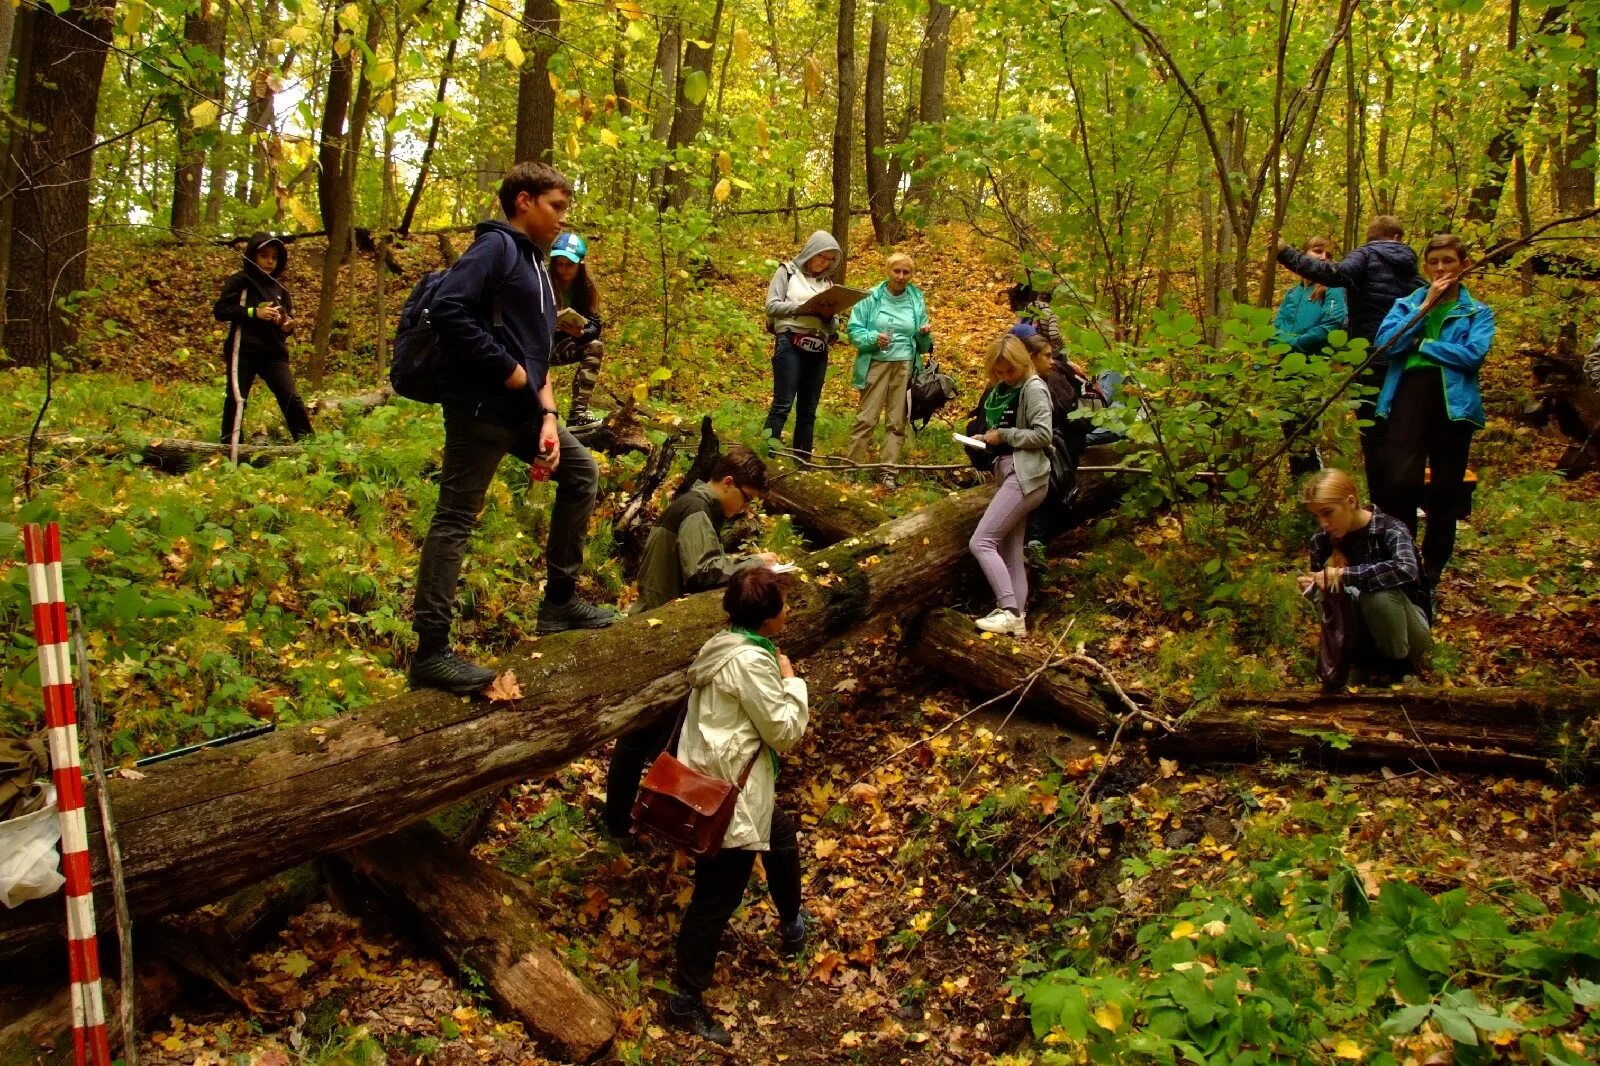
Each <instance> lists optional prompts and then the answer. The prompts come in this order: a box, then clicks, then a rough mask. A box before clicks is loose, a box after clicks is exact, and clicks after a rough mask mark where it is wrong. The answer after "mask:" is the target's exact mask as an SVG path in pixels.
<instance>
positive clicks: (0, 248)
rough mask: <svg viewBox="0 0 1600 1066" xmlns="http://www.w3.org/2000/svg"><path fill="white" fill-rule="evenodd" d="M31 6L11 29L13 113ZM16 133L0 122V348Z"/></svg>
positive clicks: (19, 97)
mask: <svg viewBox="0 0 1600 1066" xmlns="http://www.w3.org/2000/svg"><path fill="white" fill-rule="evenodd" d="M33 10H34V9H33V8H31V7H24V8H21V9H20V10H16V28H15V29H14V30H13V33H12V40H11V50H12V52H14V53H15V54H16V57H17V65H16V72H15V76H14V77H13V79H12V84H13V86H14V95H13V98H12V100H11V101H10V106H11V110H12V112H13V113H17V114H20V113H21V111H22V106H23V103H24V101H25V100H26V94H25V93H24V91H23V86H25V85H27V84H28V83H29V82H31V81H32V75H31V74H30V72H29V71H30V67H31V63H30V62H29V57H30V56H32V54H33V48H32V41H33V24H34V21H35V20H34V17H33ZM6 73H7V71H6V70H5V69H4V68H0V79H3V77H4V75H5V74H6ZM0 84H4V82H3V80H0ZM17 137H18V134H17V132H16V131H15V130H13V128H12V127H11V126H10V125H7V124H3V123H0V349H4V348H5V342H6V314H5V312H6V311H7V310H8V309H9V308H8V306H7V304H6V300H7V299H8V296H7V293H8V291H9V288H10V286H9V285H8V284H7V280H6V279H7V278H9V277H10V275H11V237H12V227H11V220H12V217H13V216H14V215H15V213H16V205H17V197H16V190H17V179H18V177H19V176H20V173H21V171H20V169H19V166H18V159H17ZM132 156H133V144H132V143H131V142H130V143H129V145H128V157H129V158H130V159H131V158H132ZM13 357H14V356H13Z"/></svg>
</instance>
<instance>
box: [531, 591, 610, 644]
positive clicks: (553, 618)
mask: <svg viewBox="0 0 1600 1066" xmlns="http://www.w3.org/2000/svg"><path fill="white" fill-rule="evenodd" d="M616 620H617V612H616V611H613V610H612V609H611V608H609V607H596V606H595V605H594V604H592V603H585V602H584V601H582V600H580V599H579V598H578V597H576V596H574V597H572V599H570V600H568V601H567V602H566V603H563V604H562V605H561V606H559V607H552V606H550V603H549V601H548V600H546V601H545V602H544V603H541V604H540V605H539V626H538V630H537V631H538V633H539V635H540V636H544V635H547V634H550V633H564V632H566V631H567V630H569V629H604V628H605V627H606V626H608V625H610V624H611V623H612V622H615V621H616Z"/></svg>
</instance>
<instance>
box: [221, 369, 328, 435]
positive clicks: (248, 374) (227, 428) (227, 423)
mask: <svg viewBox="0 0 1600 1066" xmlns="http://www.w3.org/2000/svg"><path fill="white" fill-rule="evenodd" d="M238 359H239V397H240V398H241V399H242V400H245V401H248V400H249V399H250V386H252V385H254V384H255V382H256V378H260V379H261V380H262V381H264V382H266V383H267V388H269V389H271V390H272V395H273V396H274V397H275V398H276V399H277V401H278V409H279V410H281V411H282V412H283V420H284V421H285V422H287V423H288V424H289V435H290V436H292V437H293V438H294V439H295V440H299V439H300V438H301V437H305V436H309V435H310V433H311V414H310V413H309V412H308V411H307V410H306V404H305V401H304V400H302V399H301V398H300V393H299V392H298V391H296V390H295V387H294V371H292V370H290V369H289V360H287V359H276V358H263V357H261V356H258V355H252V354H251V353H250V352H248V351H241V352H240V353H239V356H238ZM226 366H227V372H228V384H227V392H226V396H225V399H224V400H223V403H222V443H224V444H228V443H229V442H230V441H231V440H232V439H233V420H234V417H235V415H237V416H238V418H239V437H240V439H241V440H242V439H243V438H244V413H243V412H242V411H236V410H235V404H234V400H233V384H234V383H233V359H232V358H230V359H228V360H227V363H226Z"/></svg>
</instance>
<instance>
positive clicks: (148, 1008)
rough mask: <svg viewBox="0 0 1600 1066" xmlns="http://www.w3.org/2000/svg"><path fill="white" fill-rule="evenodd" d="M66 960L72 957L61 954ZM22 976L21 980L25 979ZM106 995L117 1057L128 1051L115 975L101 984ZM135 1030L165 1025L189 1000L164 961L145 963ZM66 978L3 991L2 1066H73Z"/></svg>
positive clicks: (0, 997) (140, 975) (140, 974)
mask: <svg viewBox="0 0 1600 1066" xmlns="http://www.w3.org/2000/svg"><path fill="white" fill-rule="evenodd" d="M61 955H62V958H63V959H65V957H66V952H64V951H63V952H62V953H61ZM19 976H20V975H19ZM100 981H101V988H102V989H103V990H104V992H105V1010H106V1039H107V1041H108V1042H109V1043H110V1045H111V1053H112V1054H113V1055H116V1054H117V1052H118V1051H120V1050H121V1049H122V1046H123V1041H122V1010H121V1003H122V998H121V992H120V989H119V988H118V987H117V980H116V978H115V977H113V976H112V975H111V974H105V975H104V976H102V977H101V978H100ZM134 983H135V985H136V986H137V990H136V992H135V994H134V1009H135V1010H136V1011H137V1012H138V1014H137V1017H136V1018H135V1020H134V1024H135V1025H136V1026H138V1027H139V1028H140V1029H143V1028H145V1027H146V1026H153V1025H160V1024H162V1023H163V1022H165V1021H166V1019H167V1014H168V1012H169V1011H171V1010H172V1008H173V1007H175V1006H177V1004H178V1001H179V999H180V998H181V997H182V995H183V985H182V982H181V981H180V979H179V974H178V972H177V971H176V970H174V969H173V968H172V967H171V966H168V965H167V964H166V963H164V962H162V961H160V960H159V959H146V960H144V961H142V962H140V963H139V970H138V975H137V977H136V979H135V982H134ZM67 992H68V985H67V980H66V977H65V975H63V976H62V977H61V979H60V980H57V981H49V982H44V983H41V982H39V981H38V980H37V979H35V980H34V981H31V982H30V983H29V984H27V985H14V986H0V1066H72V1064H73V1063H74V1062H75V1061H76V1056H75V1054H74V1049H73V1039H72V1008H71V1006H70V1005H69V1004H68V1001H67Z"/></svg>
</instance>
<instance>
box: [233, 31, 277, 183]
mask: <svg viewBox="0 0 1600 1066" xmlns="http://www.w3.org/2000/svg"><path fill="white" fill-rule="evenodd" d="M277 22H278V0H266V2H265V3H263V4H262V5H261V26H260V30H259V34H260V37H259V41H260V43H259V44H257V45H256V53H255V66H254V68H253V69H251V71H250V88H249V94H250V95H249V97H248V98H247V99H246V102H245V108H244V135H245V142H246V144H248V145H249V150H248V151H249V154H248V157H247V158H246V159H245V160H243V161H242V162H241V163H240V166H239V179H238V183H237V184H236V185H234V196H235V198H236V199H238V200H240V201H242V202H244V203H246V204H249V205H250V206H251V207H259V206H260V205H261V200H262V198H263V197H264V196H267V195H270V194H271V193H272V192H273V191H274V190H273V186H276V185H277V182H276V180H273V181H270V182H269V181H268V168H269V167H270V166H271V164H272V155H271V145H269V144H268V143H267V140H268V138H269V137H271V136H272V128H273V126H274V125H276V123H277V115H276V113H275V112H276V110H277V109H276V105H275V104H274V102H273V92H272V77H273V75H272V68H271V66H270V65H269V60H270V59H271V52H270V51H269V42H270V41H271V39H272V36H273V34H274V32H275V31H276V27H277Z"/></svg>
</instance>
